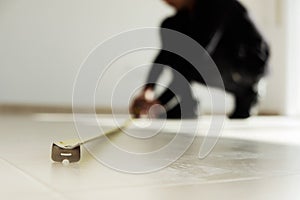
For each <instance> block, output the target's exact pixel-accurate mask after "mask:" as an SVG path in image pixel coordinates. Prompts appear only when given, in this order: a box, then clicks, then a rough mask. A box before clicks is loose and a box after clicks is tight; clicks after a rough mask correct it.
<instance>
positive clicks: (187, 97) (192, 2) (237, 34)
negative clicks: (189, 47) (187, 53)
mask: <svg viewBox="0 0 300 200" xmlns="http://www.w3.org/2000/svg"><path fill="white" fill-rule="evenodd" d="M164 1H165V2H166V3H167V4H168V5H170V6H172V7H173V8H175V10H176V13H175V15H174V16H171V17H169V18H167V19H165V20H164V21H163V22H162V25H161V27H162V28H166V29H171V30H175V31H178V32H181V33H183V34H185V35H187V36H189V37H191V38H192V39H194V40H195V41H197V42H198V43H199V44H200V45H201V46H202V47H204V48H205V49H206V50H207V52H208V53H209V55H210V56H211V58H212V59H213V61H214V62H215V63H216V65H217V67H218V70H219V71H220V74H221V77H222V79H223V82H224V86H225V90H226V91H227V92H229V93H232V94H233V95H234V99H235V107H234V111H233V113H231V115H230V116H229V117H230V118H232V119H241V118H248V117H249V116H250V114H251V113H250V110H251V107H252V106H253V105H255V104H256V103H257V96H258V94H257V90H256V86H257V83H258V82H259V80H260V79H261V78H262V77H263V75H264V74H265V71H266V66H267V61H268V58H269V46H268V44H267V43H266V42H265V40H264V38H263V37H262V35H261V34H260V33H259V31H258V29H257V28H256V26H255V25H254V23H253V22H252V21H251V19H250V18H249V16H248V13H247V10H246V9H245V8H244V7H243V6H242V5H241V4H240V3H239V2H238V1H236V0H164ZM161 37H162V43H163V44H164V42H165V41H166V38H165V37H167V36H164V35H163V34H162V36H161ZM193 53H194V52H193ZM154 63H158V64H161V65H165V66H169V67H171V68H172V69H174V70H172V71H177V72H179V73H180V74H181V75H182V76H183V77H184V78H185V79H186V80H187V81H188V82H189V83H194V82H196V83H200V84H204V85H207V84H206V83H205V82H204V80H203V78H202V77H201V75H199V73H198V71H197V70H196V69H195V66H192V65H191V64H190V63H189V62H187V61H186V60H185V59H183V58H181V57H180V56H178V55H176V54H174V53H171V52H168V51H165V50H161V51H160V52H159V54H158V56H157V57H156V59H155V61H154ZM197 67H201V66H197ZM162 70H163V67H159V66H157V65H156V64H153V67H152V69H151V70H150V73H149V76H148V80H147V84H146V85H145V87H144V89H143V91H142V93H141V94H140V95H139V96H138V97H136V98H135V99H134V101H133V103H132V105H131V107H130V112H131V113H132V114H134V115H135V116H136V117H139V116H140V115H143V114H147V113H148V111H149V109H150V108H151V106H152V105H155V104H160V105H162V106H164V107H166V110H167V113H166V114H167V118H169V119H172V118H173V119H177V118H196V117H197V113H196V111H197V106H198V103H197V101H196V100H195V99H194V97H193V95H192V90H191V87H190V84H182V83H183V82H181V83H180V84H178V82H180V81H179V80H180V77H179V76H178V75H177V74H176V73H174V72H173V77H172V78H173V79H172V82H171V83H170V86H169V88H167V89H166V90H165V92H163V93H162V94H161V95H160V96H159V97H158V98H156V99H155V98H154V95H153V93H154V90H155V85H156V84H155V82H157V80H158V78H159V76H160V74H161V72H162ZM212 76H213V75H212ZM208 78H213V77H208ZM208 86H210V85H208ZM174 98H175V99H176V102H177V103H176V104H175V105H174V106H172V107H171V108H169V107H168V106H167V105H168V104H169V102H171V101H173V100H174ZM173 102H174V101H173ZM183 104H184V105H185V106H184V107H185V110H184V112H182V105H183ZM156 117H160V116H156Z"/></svg>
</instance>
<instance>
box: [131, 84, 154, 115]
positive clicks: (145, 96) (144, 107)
mask: <svg viewBox="0 0 300 200" xmlns="http://www.w3.org/2000/svg"><path fill="white" fill-rule="evenodd" d="M157 104H160V103H159V101H158V100H155V99H154V91H153V90H152V89H146V90H143V91H142V93H141V94H140V95H139V96H137V97H136V98H135V99H134V100H133V103H132V104H131V107H130V113H131V114H133V115H134V117H135V118H139V117H141V116H143V115H146V116H149V117H151V118H155V117H157V116H156V115H158V113H156V112H155V111H154V112H149V110H150V109H151V107H152V106H154V105H157Z"/></svg>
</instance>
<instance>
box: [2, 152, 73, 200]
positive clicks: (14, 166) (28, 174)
mask: <svg viewBox="0 0 300 200" xmlns="http://www.w3.org/2000/svg"><path fill="white" fill-rule="evenodd" d="M0 160H2V161H3V162H5V163H7V164H8V165H10V166H11V167H13V168H15V169H17V170H18V171H19V172H20V173H22V174H23V175H24V176H25V177H27V178H29V179H31V180H33V181H34V182H37V183H38V184H40V185H42V186H43V187H45V188H46V189H47V190H50V192H52V194H53V193H55V194H56V196H57V197H58V198H59V199H64V200H69V198H67V197H66V196H65V195H63V194H62V193H61V192H60V191H58V190H56V189H55V188H53V187H52V186H51V185H49V184H47V183H45V182H43V181H41V180H39V179H37V178H35V177H34V176H32V175H31V174H30V173H28V172H26V171H25V170H23V169H21V168H20V167H18V166H17V165H15V164H14V163H12V162H10V161H8V160H7V159H4V158H3V157H0Z"/></svg>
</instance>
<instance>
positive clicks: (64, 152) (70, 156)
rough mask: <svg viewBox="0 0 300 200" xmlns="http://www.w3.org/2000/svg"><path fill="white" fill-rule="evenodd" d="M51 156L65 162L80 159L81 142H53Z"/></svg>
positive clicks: (55, 159)
mask: <svg viewBox="0 0 300 200" xmlns="http://www.w3.org/2000/svg"><path fill="white" fill-rule="evenodd" d="M51 158H52V160H53V161H54V162H63V161H65V160H67V161H68V162H70V163H74V162H78V161H79V160H80V144H79V143H78V144H75V145H63V142H59V143H53V144H52V154H51Z"/></svg>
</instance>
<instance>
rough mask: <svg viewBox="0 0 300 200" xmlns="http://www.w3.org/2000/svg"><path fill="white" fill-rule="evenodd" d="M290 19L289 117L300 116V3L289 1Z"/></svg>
mask: <svg viewBox="0 0 300 200" xmlns="http://www.w3.org/2000/svg"><path fill="white" fill-rule="evenodd" d="M287 13H288V15H287V17H288V37H287V41H288V44H287V45H288V48H287V52H288V71H287V80H288V81H287V104H286V111H287V114H289V115H300V103H299V102H300V79H299V74H300V59H299V52H300V39H299V35H300V15H299V13H300V1H299V0H288V1H287Z"/></svg>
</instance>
